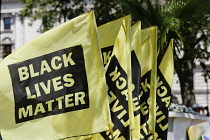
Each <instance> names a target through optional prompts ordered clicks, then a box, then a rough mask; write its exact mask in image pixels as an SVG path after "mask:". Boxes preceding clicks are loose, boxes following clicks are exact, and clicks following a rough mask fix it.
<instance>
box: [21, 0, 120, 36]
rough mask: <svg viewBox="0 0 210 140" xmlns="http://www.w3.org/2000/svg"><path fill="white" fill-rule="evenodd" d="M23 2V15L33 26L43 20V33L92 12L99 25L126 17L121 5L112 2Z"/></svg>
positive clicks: (48, 0)
mask: <svg viewBox="0 0 210 140" xmlns="http://www.w3.org/2000/svg"><path fill="white" fill-rule="evenodd" d="M22 2H23V4H24V8H23V10H22V11H21V13H22V15H23V16H24V17H30V18H31V21H32V22H31V24H32V23H33V21H35V20H37V19H41V20H42V24H41V27H40V30H41V31H42V32H44V31H47V30H49V29H51V28H52V27H54V26H55V25H56V24H60V23H62V22H65V21H67V20H69V19H72V18H74V17H76V16H78V15H80V14H83V13H85V12H88V11H90V10H94V11H95V15H96V20H97V24H98V25H101V24H104V23H106V22H108V21H110V20H114V19H117V18H118V17H122V16H123V15H124V13H123V11H122V8H121V5H120V4H117V2H116V1H110V0H100V1H98V0H96V1H95V0H71V1H69V0H22Z"/></svg>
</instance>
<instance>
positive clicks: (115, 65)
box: [92, 16, 133, 140]
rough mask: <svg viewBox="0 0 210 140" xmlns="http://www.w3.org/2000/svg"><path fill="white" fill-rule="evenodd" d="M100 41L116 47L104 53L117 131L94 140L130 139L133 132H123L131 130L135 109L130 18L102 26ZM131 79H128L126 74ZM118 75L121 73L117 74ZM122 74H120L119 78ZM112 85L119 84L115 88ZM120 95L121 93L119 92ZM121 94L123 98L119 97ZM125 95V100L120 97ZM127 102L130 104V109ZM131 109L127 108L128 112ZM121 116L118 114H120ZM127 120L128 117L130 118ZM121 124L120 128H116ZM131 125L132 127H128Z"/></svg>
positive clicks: (113, 119) (104, 45) (102, 45)
mask: <svg viewBox="0 0 210 140" xmlns="http://www.w3.org/2000/svg"><path fill="white" fill-rule="evenodd" d="M98 32H99V40H100V44H101V48H102V49H103V48H107V47H110V46H113V50H109V52H104V53H103V50H102V53H103V58H104V65H105V71H106V79H107V85H108V88H109V90H108V94H109V102H110V110H111V115H112V116H114V117H112V122H113V130H112V131H107V132H104V133H101V134H95V135H93V137H92V139H98V140H99V139H100V140H101V139H104V138H105V137H106V139H115V140H117V139H119V140H124V139H130V137H126V136H129V135H130V134H129V133H130V130H129V129H126V130H128V131H125V132H126V133H125V132H122V131H121V130H125V128H129V127H130V117H131V116H129V115H133V112H131V113H132V114H130V113H129V111H128V108H129V110H131V109H130V107H131V105H132V104H131V103H129V102H131V90H130V89H129V88H130V84H131V79H130V78H131V77H130V76H128V75H130V74H131V72H129V71H130V70H131V69H130V66H129V65H130V60H129V59H128V58H130V39H129V38H130V16H126V17H123V18H120V19H118V20H115V21H112V22H109V23H106V24H104V25H102V26H100V27H98ZM122 71H123V72H124V73H125V74H126V75H127V77H125V76H124V73H123V72H122ZM116 72H117V73H116ZM118 74H119V75H118ZM110 85H116V86H114V87H111V86H110ZM117 92H120V93H117ZM119 94H120V95H119ZM118 96H121V98H118ZM123 102H127V103H126V104H127V105H126V107H125V106H123V105H125V104H123ZM126 108H127V109H126ZM116 114H117V115H116ZM126 117H127V118H126ZM116 122H118V124H119V125H116ZM128 126H129V127H128Z"/></svg>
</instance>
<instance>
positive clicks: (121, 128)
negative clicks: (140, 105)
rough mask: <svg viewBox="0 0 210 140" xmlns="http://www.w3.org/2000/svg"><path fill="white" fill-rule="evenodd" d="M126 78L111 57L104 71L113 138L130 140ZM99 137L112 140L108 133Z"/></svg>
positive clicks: (114, 57)
mask: <svg viewBox="0 0 210 140" xmlns="http://www.w3.org/2000/svg"><path fill="white" fill-rule="evenodd" d="M127 77H128V76H127V74H126V72H125V71H124V70H123V68H122V67H121V66H120V64H119V62H118V60H117V58H116V56H115V55H113V56H112V57H111V60H110V63H109V66H108V69H107V71H106V82H107V85H108V88H109V89H108V94H109V105H110V113H111V119H112V122H113V125H114V126H113V136H114V138H118V139H126V140H127V139H129V138H130V129H129V116H128V113H129V112H128V83H127ZM101 135H102V136H103V137H104V139H106V140H111V139H112V137H111V134H110V133H107V132H103V133H101Z"/></svg>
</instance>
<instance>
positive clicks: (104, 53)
mask: <svg viewBox="0 0 210 140" xmlns="http://www.w3.org/2000/svg"><path fill="white" fill-rule="evenodd" d="M113 47H114V46H113V45H112V46H108V47H105V48H102V49H101V52H102V58H103V64H104V66H106V64H107V63H108V62H109V59H110V57H111V55H112V51H113Z"/></svg>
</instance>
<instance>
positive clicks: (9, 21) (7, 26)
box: [4, 17, 11, 30]
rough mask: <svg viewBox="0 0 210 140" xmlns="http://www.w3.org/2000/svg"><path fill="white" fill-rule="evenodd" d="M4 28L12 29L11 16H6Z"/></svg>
mask: <svg viewBox="0 0 210 140" xmlns="http://www.w3.org/2000/svg"><path fill="white" fill-rule="evenodd" d="M4 29H5V30H10V29H11V18H10V17H6V18H4Z"/></svg>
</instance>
